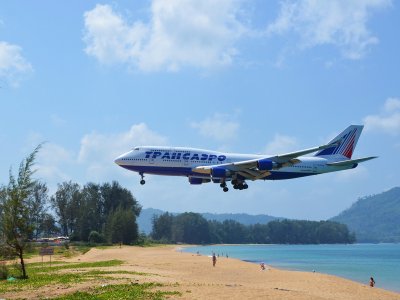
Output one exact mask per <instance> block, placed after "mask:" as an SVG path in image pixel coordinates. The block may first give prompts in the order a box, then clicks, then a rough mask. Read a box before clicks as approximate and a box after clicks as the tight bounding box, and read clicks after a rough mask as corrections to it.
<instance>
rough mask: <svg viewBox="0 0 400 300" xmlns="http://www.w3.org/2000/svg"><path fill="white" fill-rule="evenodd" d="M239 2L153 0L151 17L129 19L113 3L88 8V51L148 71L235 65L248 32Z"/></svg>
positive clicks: (106, 60) (108, 61)
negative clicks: (116, 10) (239, 45)
mask: <svg viewBox="0 0 400 300" xmlns="http://www.w3.org/2000/svg"><path fill="white" fill-rule="evenodd" d="M240 2H241V1H238V0H221V1H217V2H216V1H213V0H204V1H197V0H169V1H164V0H152V2H151V8H150V18H149V19H150V20H149V21H148V22H147V23H144V22H142V21H135V22H129V20H127V18H124V16H122V15H121V14H118V13H117V12H115V11H114V10H113V8H112V7H111V6H110V5H100V4H98V5H96V7H95V8H94V9H92V10H90V11H87V12H85V14H84V22H85V29H84V30H85V33H84V38H83V39H84V42H85V43H86V48H85V51H86V53H87V54H88V55H90V56H93V57H95V58H96V59H97V60H98V61H99V62H100V63H104V64H114V63H127V64H128V65H130V66H133V67H135V68H138V69H140V70H142V71H159V70H169V71H176V70H179V69H180V68H182V67H184V66H192V67H197V68H210V67H215V66H225V65H229V64H231V63H232V61H233V59H234V57H235V55H236V54H237V52H238V51H237V49H236V48H235V42H236V41H237V40H238V39H239V38H240V37H241V36H242V35H243V34H244V33H245V31H246V28H245V26H244V25H243V24H242V23H241V22H240V21H239V19H238V15H239V12H240Z"/></svg>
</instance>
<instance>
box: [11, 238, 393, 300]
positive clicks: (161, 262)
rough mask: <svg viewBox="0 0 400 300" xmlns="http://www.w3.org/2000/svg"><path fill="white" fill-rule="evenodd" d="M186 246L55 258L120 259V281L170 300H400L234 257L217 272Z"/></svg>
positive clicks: (33, 294) (48, 291)
mask: <svg viewBox="0 0 400 300" xmlns="http://www.w3.org/2000/svg"><path fill="white" fill-rule="evenodd" d="M183 246H185V247H186V246H189V245H162V246H156V247H147V248H144V247H137V246H122V247H121V248H119V246H114V247H110V248H105V249H99V248H92V249H91V250H90V251H88V252H87V253H85V254H83V255H79V256H76V257H72V258H63V257H54V261H61V260H62V261H65V262H79V263H83V262H99V261H106V260H121V261H123V264H122V265H120V266H116V267H113V268H112V270H120V271H121V270H123V271H124V272H128V273H126V274H125V275H124V276H123V277H124V278H125V279H122V278H121V280H127V282H128V283H129V282H135V283H139V284H141V283H159V284H161V285H162V286H160V287H159V288H158V289H160V290H163V291H177V292H179V293H180V295H172V296H168V298H172V299H229V300H234V299H238V300H243V299H280V300H309V299H312V300H314V299H315V300H322V299H326V300H332V299H345V300H346V299H348V300H359V299H366V300H376V299H380V300H400V294H399V293H395V292H391V291H387V290H384V289H381V288H371V287H369V286H367V285H364V284H360V283H358V282H354V281H351V280H347V279H343V278H340V277H337V276H333V275H326V274H322V273H309V272H303V271H285V270H280V269H276V268H273V267H271V268H269V269H268V270H265V271H261V270H260V267H259V266H257V265H256V264H254V263H250V262H244V261H241V260H239V259H236V258H231V257H229V258H226V257H220V258H219V259H217V264H216V266H215V267H213V266H212V261H211V259H210V258H209V257H207V256H204V255H197V254H195V253H189V252H184V251H180V249H181V248H182V247H183ZM177 250H178V251H177ZM34 260H35V258H33V259H32V261H34ZM36 260H37V258H36ZM28 262H31V259H29V260H28ZM129 272H130V273H129ZM140 274H142V275H140ZM111 282H112V281H111ZM96 284H97V285H100V284H107V282H104V280H103V281H101V282H88V283H87V284H86V285H79V284H78V285H72V286H70V287H66V288H65V289H64V288H60V287H59V286H45V287H43V288H40V289H37V290H26V291H21V292H14V293H11V294H8V295H7V296H6V298H7V299H8V298H10V299H11V298H24V297H25V298H29V299H41V298H42V297H43V295H55V294H57V295H66V294H68V293H69V292H70V291H71V290H73V289H75V290H76V289H79V291H84V290H85V289H90V288H93V287H94V286H96ZM110 284H111V283H110Z"/></svg>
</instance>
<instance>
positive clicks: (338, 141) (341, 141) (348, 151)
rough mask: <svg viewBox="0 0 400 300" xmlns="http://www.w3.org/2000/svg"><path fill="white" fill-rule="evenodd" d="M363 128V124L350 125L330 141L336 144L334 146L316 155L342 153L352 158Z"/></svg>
mask: <svg viewBox="0 0 400 300" xmlns="http://www.w3.org/2000/svg"><path fill="white" fill-rule="evenodd" d="M363 128H364V126H363V125H350V126H349V127H347V128H346V129H345V130H344V131H343V132H341V133H340V134H339V135H338V136H337V137H335V138H334V139H333V140H332V141H330V142H329V143H328V144H334V145H332V147H330V148H326V149H324V150H321V151H319V152H317V153H316V154H315V156H331V155H335V156H336V155H341V156H344V157H347V158H348V159H351V156H352V155H353V151H354V149H355V147H356V145H357V141H358V138H359V137H360V135H361V131H362V130H363Z"/></svg>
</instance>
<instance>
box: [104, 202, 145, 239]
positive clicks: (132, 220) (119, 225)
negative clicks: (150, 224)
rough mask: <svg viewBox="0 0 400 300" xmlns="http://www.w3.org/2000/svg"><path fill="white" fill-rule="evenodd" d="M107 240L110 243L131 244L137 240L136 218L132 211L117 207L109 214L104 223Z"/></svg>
mask: <svg viewBox="0 0 400 300" xmlns="http://www.w3.org/2000/svg"><path fill="white" fill-rule="evenodd" d="M106 228H107V229H106V234H107V239H108V241H109V242H110V243H119V242H122V243H123V244H127V245H129V244H131V243H133V242H134V241H135V240H137V238H138V236H139V233H138V227H137V224H136V217H135V215H134V213H133V211H132V210H124V209H123V208H121V207H118V208H117V210H116V211H115V212H112V213H110V215H109V217H108V221H107V223H106Z"/></svg>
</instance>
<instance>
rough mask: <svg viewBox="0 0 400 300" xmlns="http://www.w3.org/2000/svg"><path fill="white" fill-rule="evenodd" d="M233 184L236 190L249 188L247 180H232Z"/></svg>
mask: <svg viewBox="0 0 400 300" xmlns="http://www.w3.org/2000/svg"><path fill="white" fill-rule="evenodd" d="M232 185H233V188H234V189H235V190H240V191H241V190H246V189H248V188H249V186H248V185H247V183H246V182H244V181H239V180H232Z"/></svg>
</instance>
